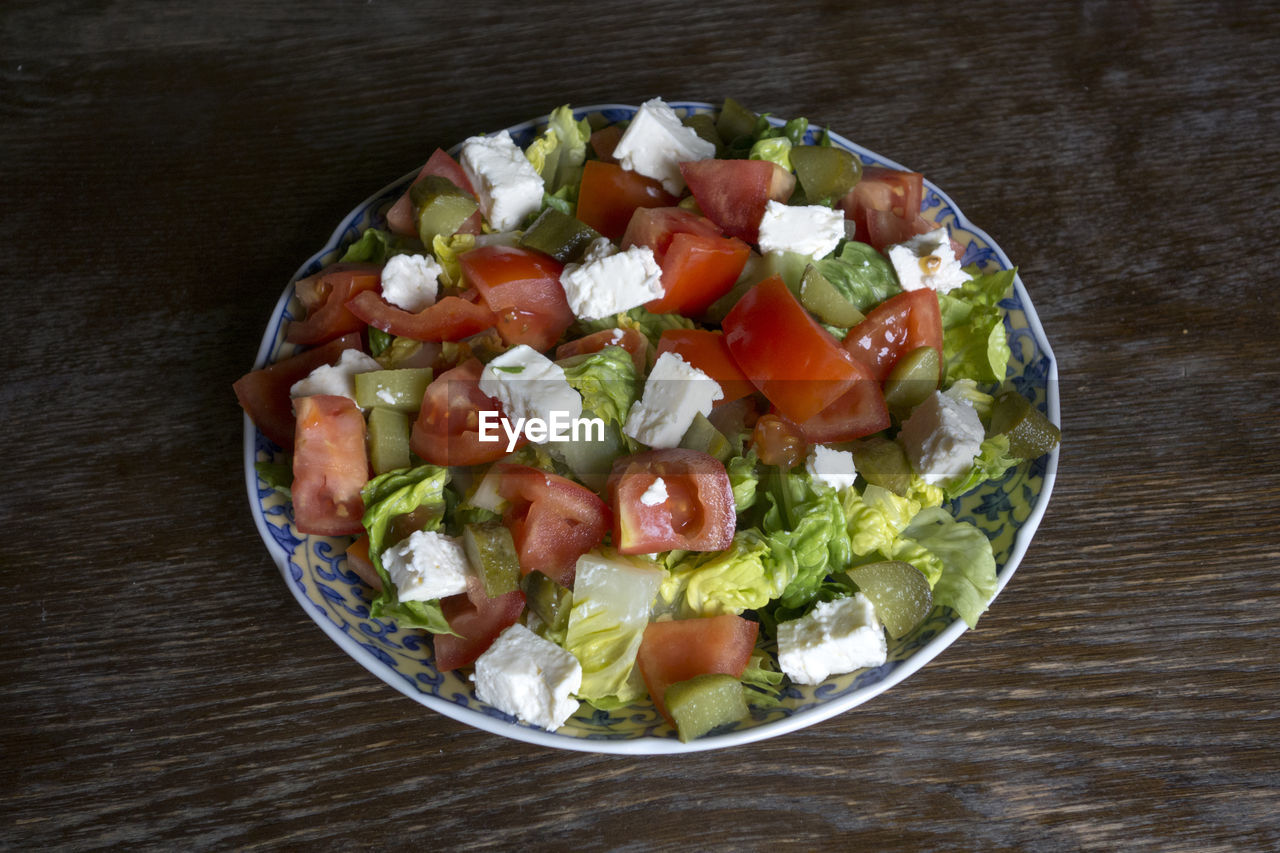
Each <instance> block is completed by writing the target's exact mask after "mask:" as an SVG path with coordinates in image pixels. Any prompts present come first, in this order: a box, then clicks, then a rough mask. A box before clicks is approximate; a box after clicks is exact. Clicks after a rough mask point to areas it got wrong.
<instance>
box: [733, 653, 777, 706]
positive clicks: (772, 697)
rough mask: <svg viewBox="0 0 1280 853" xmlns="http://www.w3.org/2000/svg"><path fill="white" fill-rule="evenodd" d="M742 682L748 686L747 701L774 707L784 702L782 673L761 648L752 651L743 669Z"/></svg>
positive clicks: (752, 703) (756, 704)
mask: <svg viewBox="0 0 1280 853" xmlns="http://www.w3.org/2000/svg"><path fill="white" fill-rule="evenodd" d="M741 681H742V684H743V686H744V687H746V688H747V690H746V691H745V692H746V697H747V702H748V703H749V704H751V705H755V706H756V707H758V708H773V707H776V706H778V705H780V704H781V703H782V695H781V694H782V673H781V672H779V671H778V670H777V669H775V668H774V666H773V661H772V660H771V659H770V658H769V655H768V654H766V653H765V652H764V651H763V650H761V649H755V650H753V651H752V652H751V657H750V658H749V659H748V660H747V668H746V669H744V670H743V671H742V678H741Z"/></svg>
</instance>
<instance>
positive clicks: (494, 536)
mask: <svg viewBox="0 0 1280 853" xmlns="http://www.w3.org/2000/svg"><path fill="white" fill-rule="evenodd" d="M462 547H463V549H464V550H465V551H466V552H467V560H468V561H469V562H470V563H471V566H472V567H473V568H474V569H475V570H476V573H477V574H478V575H479V576H480V580H481V582H482V583H483V584H484V591H485V594H486V595H488V596H489V597H490V598H496V597H497V596H499V595H506V594H507V593H508V592H515V591H516V589H518V588H519V587H520V557H519V555H518V554H517V553H516V543H515V540H514V539H512V538H511V531H510V530H508V529H507V527H506V525H505V524H503V523H502V522H501V521H486V522H482V523H480V524H468V525H466V526H465V527H463V528H462Z"/></svg>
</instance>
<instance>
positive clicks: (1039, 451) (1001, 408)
mask: <svg viewBox="0 0 1280 853" xmlns="http://www.w3.org/2000/svg"><path fill="white" fill-rule="evenodd" d="M988 432H989V434H991V435H999V434H1000V433H1006V434H1007V435H1008V436H1009V453H1010V454H1012V455H1013V456H1017V457H1018V458H1019V459H1037V458H1039V457H1041V456H1043V455H1044V454H1046V453H1048V452H1049V451H1050V450H1053V448H1054V447H1055V446H1056V445H1057V444H1058V442H1059V441H1061V440H1062V431H1061V430H1059V429H1058V428H1057V427H1056V426H1054V425H1053V421H1051V420H1049V419H1048V418H1046V417H1045V416H1044V415H1043V414H1042V413H1041V412H1040V410H1039V409H1037V408H1036V407H1035V406H1033V405H1031V401H1030V400H1028V399H1027V398H1026V397H1023V396H1022V395H1021V394H1019V393H1018V392H1017V391H1002V392H1001V393H1000V394H999V395H998V396H997V397H996V401H995V404H994V405H993V406H992V408H991V429H990V430H989V431H988Z"/></svg>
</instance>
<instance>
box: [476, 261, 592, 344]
mask: <svg viewBox="0 0 1280 853" xmlns="http://www.w3.org/2000/svg"><path fill="white" fill-rule="evenodd" d="M458 262H459V263H460V264H461V265H462V273H463V275H464V276H466V279H467V281H469V282H470V283H471V284H473V285H474V286H475V288H476V290H478V291H480V296H481V298H482V299H483V300H484V303H485V304H486V305H488V306H489V308H490V310H492V311H493V312H494V314H496V315H497V317H498V321H497V328H498V334H500V335H501V336H502V339H503V340H504V341H506V342H507V343H508V344H509V345H511V346H515V345H517V344H528V345H529V346H531V347H533V348H534V349H536V350H538V351H539V352H542V351H545V350H547V349H550V348H551V345H552V344H554V343H555V342H556V341H557V340H559V338H560V336H561V335H563V334H564V331H565V329H567V328H569V326H570V324H572V323H573V320H574V317H573V311H572V310H571V309H570V308H569V301H568V300H567V299H566V298H565V295H564V288H563V287H561V286H560V272H561V270H563V266H562V265H561V264H560V263H559V262H558V261H556V260H555V259H554V258H551V257H549V256H547V255H544V254H542V253H541V252H535V251H532V250H530V249H522V248H518V247H516V246H481V247H480V248H478V249H472V250H471V251H469V252H465V253H463V254H462V255H460V256H459V257H458Z"/></svg>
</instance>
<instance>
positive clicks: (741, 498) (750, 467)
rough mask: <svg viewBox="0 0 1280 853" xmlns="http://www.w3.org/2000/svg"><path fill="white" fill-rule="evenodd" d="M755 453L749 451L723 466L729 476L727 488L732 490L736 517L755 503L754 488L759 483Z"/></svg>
mask: <svg viewBox="0 0 1280 853" xmlns="http://www.w3.org/2000/svg"><path fill="white" fill-rule="evenodd" d="M758 461H759V460H758V458H757V457H756V452H755V451H754V450H752V451H749V452H748V453H747V454H746V455H745V456H735V457H733V458H732V459H730V460H729V462H728V463H727V464H726V465H725V466H724V467H725V471H726V472H728V474H729V486H730V488H732V489H733V506H734V509H735V511H736V512H737V513H738V515H742V514H743V513H744V512H746V511H747V510H749V509H751V507H753V506H755V502H756V487H757V486H758V485H759V483H760V472H759V471H758V470H757V469H756V462H758Z"/></svg>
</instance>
